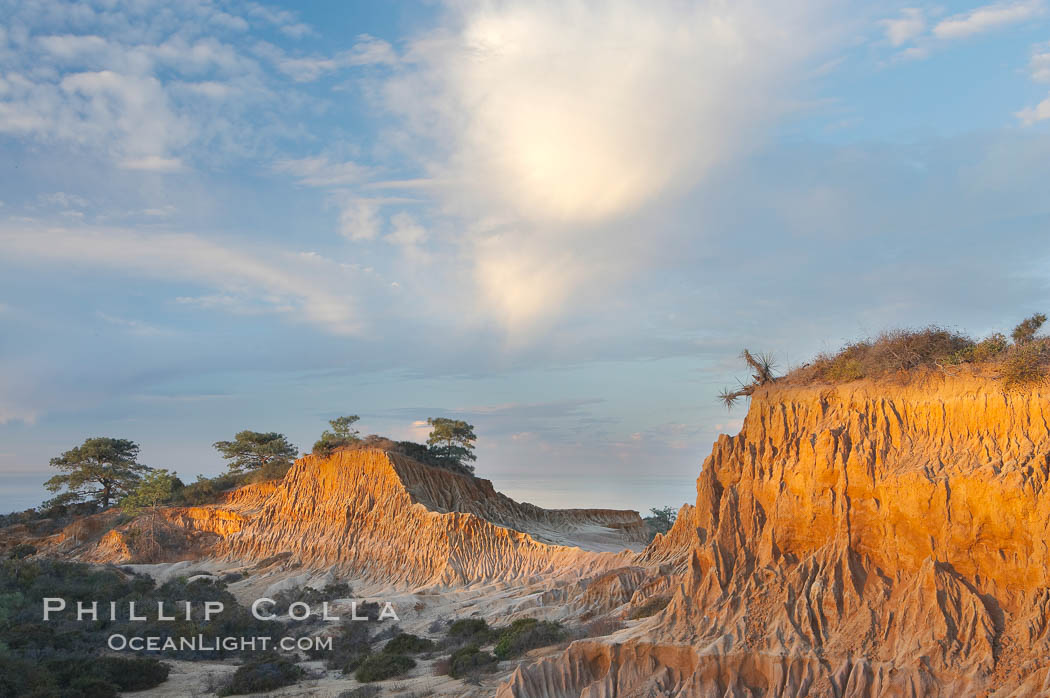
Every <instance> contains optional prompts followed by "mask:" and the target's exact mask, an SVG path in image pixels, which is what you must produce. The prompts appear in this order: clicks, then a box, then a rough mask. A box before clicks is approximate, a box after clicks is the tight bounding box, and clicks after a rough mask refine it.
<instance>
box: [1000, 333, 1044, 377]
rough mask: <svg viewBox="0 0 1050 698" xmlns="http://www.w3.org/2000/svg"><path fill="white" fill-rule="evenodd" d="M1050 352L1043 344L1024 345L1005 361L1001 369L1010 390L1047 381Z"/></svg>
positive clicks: (1030, 343) (1031, 343)
mask: <svg viewBox="0 0 1050 698" xmlns="http://www.w3.org/2000/svg"><path fill="white" fill-rule="evenodd" d="M1048 359H1050V352H1048V350H1047V347H1046V346H1045V345H1044V344H1043V343H1041V342H1038V343H1036V342H1029V343H1027V344H1022V345H1021V346H1019V347H1017V348H1016V349H1015V351H1013V352H1012V353H1011V354H1010V356H1008V357H1007V358H1006V360H1005V361H1003V364H1002V366H1001V367H1000V369H999V372H1000V375H1001V376H1002V378H1003V381H1004V382H1005V383H1006V385H1007V387H1009V388H1020V387H1024V386H1027V385H1032V384H1034V383H1039V382H1041V381H1043V380H1045V379H1046V375H1047V360H1048Z"/></svg>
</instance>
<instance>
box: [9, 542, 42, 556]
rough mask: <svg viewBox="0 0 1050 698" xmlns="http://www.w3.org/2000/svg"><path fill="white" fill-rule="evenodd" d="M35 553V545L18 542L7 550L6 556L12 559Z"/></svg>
mask: <svg viewBox="0 0 1050 698" xmlns="http://www.w3.org/2000/svg"><path fill="white" fill-rule="evenodd" d="M34 553H36V546H35V545H30V544H29V543H19V544H18V545H16V546H15V547H13V548H11V550H9V551H8V553H7V556H8V557H9V558H11V559H12V560H21V559H22V558H24V557H29V556H30V555H33V554H34Z"/></svg>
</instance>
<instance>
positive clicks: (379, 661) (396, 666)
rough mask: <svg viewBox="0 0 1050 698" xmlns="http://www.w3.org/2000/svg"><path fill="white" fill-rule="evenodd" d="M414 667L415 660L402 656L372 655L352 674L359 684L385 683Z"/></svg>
mask: <svg viewBox="0 0 1050 698" xmlns="http://www.w3.org/2000/svg"><path fill="white" fill-rule="evenodd" d="M415 666H416V660H414V659H412V658H411V657H406V656H405V655H403V654H385V653H384V654H373V655H372V656H370V657H369V658H368V659H366V660H365V661H364V662H362V663H361V666H359V667H358V668H357V671H356V672H355V673H354V678H356V679H357V680H358V681H360V682H361V683H371V682H372V681H385V680H386V679H392V678H394V677H395V676H400V675H402V674H404V673H405V672H407V671H410V670H411V669H413V668H414V667H415Z"/></svg>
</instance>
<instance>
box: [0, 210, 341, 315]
mask: <svg viewBox="0 0 1050 698" xmlns="http://www.w3.org/2000/svg"><path fill="white" fill-rule="evenodd" d="M0 241H2V243H3V246H4V250H5V254H6V255H7V256H8V258H12V259H13V258H22V259H26V260H30V261H32V260H38V261H51V262H60V263H74V262H75V263H77V264H92V265H96V266H101V267H108V268H110V269H111V270H113V271H114V272H116V273H125V274H131V275H138V276H148V277H153V278H162V279H176V280H183V281H189V282H195V283H202V284H206V285H208V286H211V287H213V288H216V289H220V290H225V291H227V292H229V294H230V295H231V296H233V297H242V298H247V299H251V300H252V301H253V302H255V303H257V304H258V305H259V306H260V307H264V308H266V309H267V310H268V311H269V312H279V313H292V315H291V318H292V319H293V320H295V319H297V318H299V317H301V318H302V319H303V320H305V321H306V322H309V323H310V324H312V325H314V326H316V327H317V328H318V329H320V330H322V331H323V332H327V333H331V334H353V333H356V332H358V331H359V330H360V319H359V317H358V315H357V312H356V311H355V309H354V301H353V299H352V297H350V294H349V293H336V292H333V290H332V289H333V288H341V289H342V290H343V291H344V292H347V291H349V290H350V289H349V288H348V285H347V284H346V283H345V282H340V279H345V278H346V274H347V272H346V270H342V271H340V270H341V267H340V266H339V265H338V264H335V263H333V262H330V261H328V260H325V259H324V258H321V257H319V256H313V257H310V258H304V257H301V256H298V255H290V254H288V253H287V252H283V251H278V250H265V249H262V248H258V247H256V248H251V249H248V248H237V247H233V246H224V245H220V244H218V243H215V242H212V241H209V240H205V239H203V238H201V237H199V236H196V235H191V234H167V233H165V234H151V235H143V234H140V233H135V232H131V231H125V230H111V229H87V228H78V229H62V228H47V229H41V228H27V227H22V228H16V227H12V226H11V225H10V224H8V225H3V226H0ZM325 274H330V278H329V279H328V280H326V279H325ZM220 297H221V296H220ZM219 307H221V306H219Z"/></svg>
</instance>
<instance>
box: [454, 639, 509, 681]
mask: <svg viewBox="0 0 1050 698" xmlns="http://www.w3.org/2000/svg"><path fill="white" fill-rule="evenodd" d="M498 662H499V660H498V659H496V657H494V656H492V655H491V654H489V653H488V652H482V651H481V650H480V649H479V648H478V646H477V645H467V646H466V647H462V648H460V649H458V650H456V651H455V652H453V653H452V656H451V657H449V659H448V675H449V676H451V677H452V678H454V679H461V678H463V677H464V676H473V675H475V674H480V673H482V672H490V671H495V670H496V665H497V664H498Z"/></svg>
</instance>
